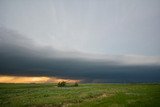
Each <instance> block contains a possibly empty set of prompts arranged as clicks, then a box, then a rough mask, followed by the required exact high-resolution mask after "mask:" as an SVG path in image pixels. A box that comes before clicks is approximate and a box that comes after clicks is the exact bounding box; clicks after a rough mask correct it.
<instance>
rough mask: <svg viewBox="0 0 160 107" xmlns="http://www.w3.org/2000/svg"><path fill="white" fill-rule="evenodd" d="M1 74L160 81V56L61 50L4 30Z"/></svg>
mask: <svg viewBox="0 0 160 107" xmlns="http://www.w3.org/2000/svg"><path fill="white" fill-rule="evenodd" d="M0 74H1V75H19V76H50V77H52V76H53V77H58V78H64V79H79V80H82V82H159V81H160V57H159V56H137V55H106V54H91V53H83V52H78V51H62V50H57V49H55V48H53V47H51V46H46V45H45V46H40V45H38V44H37V43H36V42H35V41H34V40H32V39H31V38H27V37H26V36H25V35H21V34H19V33H18V32H16V31H13V30H9V29H6V28H3V27H1V28H0Z"/></svg>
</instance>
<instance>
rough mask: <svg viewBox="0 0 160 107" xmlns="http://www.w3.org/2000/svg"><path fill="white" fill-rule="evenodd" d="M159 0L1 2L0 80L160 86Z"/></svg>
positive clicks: (5, 0)
mask: <svg viewBox="0 0 160 107" xmlns="http://www.w3.org/2000/svg"><path fill="white" fill-rule="evenodd" d="M159 28H160V1H159V0H0V64H1V65H0V75H2V74H3V75H6V74H7V75H33V76H35V75H42V76H44V75H45V76H55V77H60V78H73V79H82V80H84V81H88V82H126V81H128V82H133V81H136V82H137V81H142V82H144V81H152V82H153V81H160V79H159V78H160V42H159V41H160V30H159Z"/></svg>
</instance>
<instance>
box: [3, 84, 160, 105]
mask: <svg viewBox="0 0 160 107" xmlns="http://www.w3.org/2000/svg"><path fill="white" fill-rule="evenodd" d="M68 85H69V84H68ZM28 106H29V107H77V106H78V107H160V84H80V85H79V86H78V87H69V86H68V87H63V88H62V87H57V86H56V84H0V107H28Z"/></svg>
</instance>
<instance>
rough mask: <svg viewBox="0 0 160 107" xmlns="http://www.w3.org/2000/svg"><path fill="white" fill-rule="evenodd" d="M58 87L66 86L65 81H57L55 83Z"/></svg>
mask: <svg viewBox="0 0 160 107" xmlns="http://www.w3.org/2000/svg"><path fill="white" fill-rule="evenodd" d="M57 86H58V87H65V86H66V82H65V81H62V82H59V83H58V84H57Z"/></svg>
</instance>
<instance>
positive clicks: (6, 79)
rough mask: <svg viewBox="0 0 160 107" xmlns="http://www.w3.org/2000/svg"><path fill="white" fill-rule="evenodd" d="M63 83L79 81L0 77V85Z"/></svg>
mask: <svg viewBox="0 0 160 107" xmlns="http://www.w3.org/2000/svg"><path fill="white" fill-rule="evenodd" d="M61 81H65V82H67V83H75V82H80V80H73V79H61V78H57V77H47V76H9V75H0V83H58V82H61Z"/></svg>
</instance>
